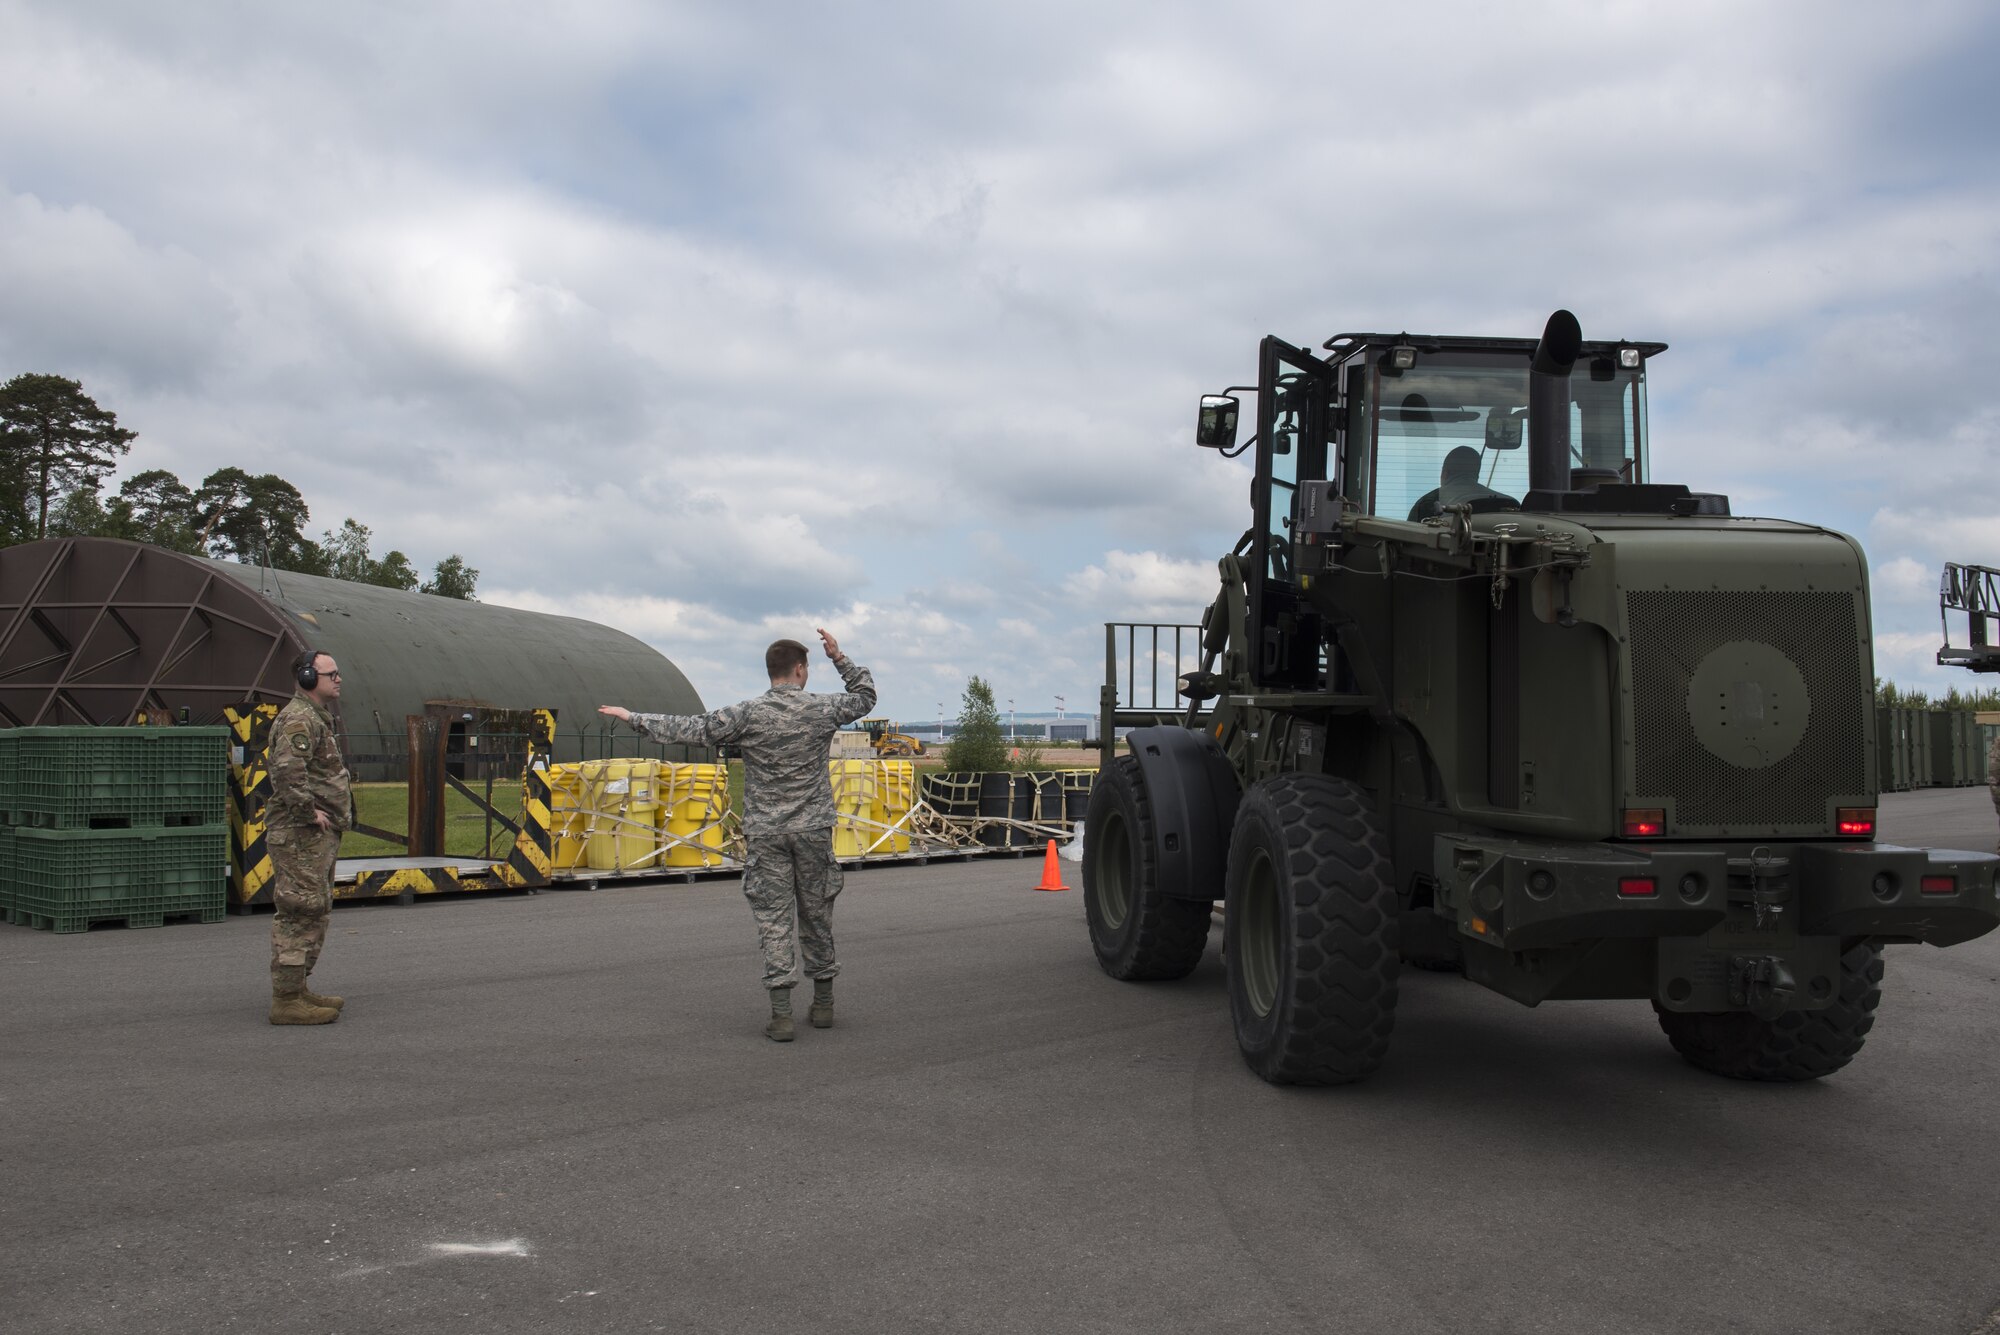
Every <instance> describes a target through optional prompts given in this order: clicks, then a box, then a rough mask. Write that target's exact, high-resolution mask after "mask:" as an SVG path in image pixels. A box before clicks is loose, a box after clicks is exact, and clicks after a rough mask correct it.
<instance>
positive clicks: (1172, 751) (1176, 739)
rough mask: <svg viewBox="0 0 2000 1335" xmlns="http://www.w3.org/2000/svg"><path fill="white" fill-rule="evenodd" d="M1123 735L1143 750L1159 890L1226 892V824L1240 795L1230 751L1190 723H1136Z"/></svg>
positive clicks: (1204, 896)
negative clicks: (1186, 725)
mask: <svg viewBox="0 0 2000 1335" xmlns="http://www.w3.org/2000/svg"><path fill="white" fill-rule="evenodd" d="M1125 740H1126V742H1127V744H1128V745H1130V746H1131V748H1132V754H1133V755H1134V756H1136V757H1137V758H1138V761H1139V773H1140V776H1141V777H1142V778H1144V779H1145V781H1146V796H1147V798H1148V799H1149V800H1150V801H1151V803H1152V807H1153V837H1154V839H1155V840H1157V841H1158V847H1157V849H1155V853H1156V855H1157V860H1156V862H1155V863H1154V866H1155V867H1156V869H1157V870H1156V875H1155V880H1154V884H1155V886H1156V887H1157V888H1158V890H1159V893H1160V894H1162V895H1164V896H1165V897H1166V898H1168V899H1199V900H1207V901H1209V902H1213V901H1215V900H1218V899H1221V898H1222V883H1223V877H1224V874H1225V872H1226V871H1227V868H1228V865H1229V832H1230V830H1231V829H1233V828H1234V827H1235V825H1236V804H1237V803H1238V802H1240V801H1241V800H1242V798H1243V790H1242V788H1241V787H1240V786H1239V785H1238V784H1237V782H1236V771H1235V770H1234V769H1232V768H1231V767H1230V764H1229V757H1228V756H1226V755H1224V754H1223V753H1222V747H1221V745H1220V744H1218V743H1217V742H1216V740H1215V738H1213V737H1211V736H1210V735H1209V734H1207V733H1205V732H1193V731H1190V730H1189V729H1187V728H1174V727H1160V728H1134V729H1133V730H1132V731H1131V732H1130V733H1128V734H1126V737H1125ZM1086 837H1087V836H1086Z"/></svg>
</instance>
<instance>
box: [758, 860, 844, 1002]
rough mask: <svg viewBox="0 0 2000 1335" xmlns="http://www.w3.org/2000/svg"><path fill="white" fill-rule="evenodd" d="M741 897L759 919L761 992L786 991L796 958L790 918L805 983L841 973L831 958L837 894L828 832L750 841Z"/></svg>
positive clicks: (836, 870)
mask: <svg viewBox="0 0 2000 1335" xmlns="http://www.w3.org/2000/svg"><path fill="white" fill-rule="evenodd" d="M748 842H749V851H748V856H747V858H746V859H745V864H746V865H745V869H744V872H743V897H744V898H745V899H747V900H749V901H750V912H751V914H752V915H753V916H754V917H755V918H756V919H757V939H758V940H759V941H760V942H762V943H763V946H764V986H765V987H790V986H791V985H792V983H793V978H792V966H793V964H794V962H795V958H796V950H795V949H794V946H793V942H792V937H793V931H792V918H793V914H794V912H796V913H797V915H798V933H797V934H798V936H799V937H800V938H801V939H802V940H803V941H804V943H805V957H806V958H805V971H806V976H807V977H809V978H831V977H833V976H834V975H835V974H837V973H839V972H840V965H839V964H838V963H836V962H835V960H834V958H833V901H834V899H835V897H836V896H838V895H839V894H840V864H838V863H836V862H835V861H834V860H833V831H832V830H831V829H818V830H793V831H789V832H787V833H784V834H762V835H758V836H756V837H754V838H752V839H750V840H749V841H748Z"/></svg>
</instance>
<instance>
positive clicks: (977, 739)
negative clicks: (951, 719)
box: [944, 677, 1007, 773]
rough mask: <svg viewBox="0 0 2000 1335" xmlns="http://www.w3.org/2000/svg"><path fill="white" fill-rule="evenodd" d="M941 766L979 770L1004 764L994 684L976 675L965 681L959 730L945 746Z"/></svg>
mask: <svg viewBox="0 0 2000 1335" xmlns="http://www.w3.org/2000/svg"><path fill="white" fill-rule="evenodd" d="M944 767H945V768H946V769H947V770H958V771H977V772H980V773H984V772H986V771H989V770H1003V769H1006V768H1007V744H1006V743H1005V742H1004V741H1002V740H1001V737H1000V710H999V707H998V706H997V705H995V704H994V703H993V688H992V687H991V686H989V685H987V684H986V683H985V682H984V681H982V680H981V679H979V678H978V677H974V678H973V679H972V680H971V681H968V682H967V683H966V684H965V699H964V702H963V703H962V704H961V705H960V706H959V710H958V731H957V732H955V733H954V734H953V735H952V739H951V744H950V745H949V746H947V747H945V749H944Z"/></svg>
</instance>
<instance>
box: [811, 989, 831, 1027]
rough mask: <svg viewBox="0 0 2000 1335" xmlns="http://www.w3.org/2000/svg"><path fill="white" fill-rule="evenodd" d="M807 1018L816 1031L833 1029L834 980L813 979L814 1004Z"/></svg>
mask: <svg viewBox="0 0 2000 1335" xmlns="http://www.w3.org/2000/svg"><path fill="white" fill-rule="evenodd" d="M806 1018H807V1019H808V1020H811V1021H812V1027H813V1028H815V1029H831V1028H833V979H831V978H815V979H813V1004H812V1009H811V1010H809V1011H807V1012H806Z"/></svg>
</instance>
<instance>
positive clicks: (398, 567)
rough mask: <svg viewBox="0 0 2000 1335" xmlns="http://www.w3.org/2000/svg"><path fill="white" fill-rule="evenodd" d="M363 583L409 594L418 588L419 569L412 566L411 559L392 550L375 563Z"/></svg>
mask: <svg viewBox="0 0 2000 1335" xmlns="http://www.w3.org/2000/svg"><path fill="white" fill-rule="evenodd" d="M363 583H367V584H379V585H381V586H382V587H383V588H385V589H401V590H403V591H404V592H405V593H408V592H409V591H410V590H412V589H414V588H416V587H417V583H418V576H417V568H416V567H415V566H413V565H411V564H410V558H409V557H407V556H405V555H403V554H402V553H401V552H398V551H393V550H392V551H391V552H390V553H389V554H388V555H387V556H385V557H383V558H382V559H381V560H379V561H377V562H375V563H374V565H373V566H372V567H371V568H370V569H369V571H368V578H367V579H366V580H364V581H363Z"/></svg>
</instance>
